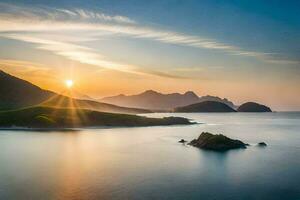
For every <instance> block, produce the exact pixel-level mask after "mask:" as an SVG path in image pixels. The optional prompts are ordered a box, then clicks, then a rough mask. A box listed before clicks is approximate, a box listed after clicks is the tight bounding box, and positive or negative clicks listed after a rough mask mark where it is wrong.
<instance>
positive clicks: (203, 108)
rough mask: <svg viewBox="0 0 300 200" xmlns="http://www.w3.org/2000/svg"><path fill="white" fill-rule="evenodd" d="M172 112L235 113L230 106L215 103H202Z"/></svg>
mask: <svg viewBox="0 0 300 200" xmlns="http://www.w3.org/2000/svg"><path fill="white" fill-rule="evenodd" d="M174 112H236V111H235V110H234V109H233V108H231V107H230V106H228V105H226V104H224V103H221V102H216V101H204V102H200V103H195V104H192V105H188V106H184V107H178V108H175V109H174Z"/></svg>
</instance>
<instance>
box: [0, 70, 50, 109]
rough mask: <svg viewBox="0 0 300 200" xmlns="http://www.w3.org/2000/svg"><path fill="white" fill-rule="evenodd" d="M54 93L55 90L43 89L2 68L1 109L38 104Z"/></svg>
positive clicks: (0, 74) (0, 85)
mask: <svg viewBox="0 0 300 200" xmlns="http://www.w3.org/2000/svg"><path fill="white" fill-rule="evenodd" d="M53 95H55V93H54V92H50V91H48V90H43V89H41V88H39V87H38V86H35V85H33V84H31V83H29V82H28V81H25V80H22V79H19V78H17V77H14V76H11V75H9V74H7V73H5V72H4V71H1V70H0V110H3V109H15V108H21V107H24V106H31V105H36V104H39V103H41V102H43V101H45V100H46V99H49V98H50V97H51V96H53Z"/></svg>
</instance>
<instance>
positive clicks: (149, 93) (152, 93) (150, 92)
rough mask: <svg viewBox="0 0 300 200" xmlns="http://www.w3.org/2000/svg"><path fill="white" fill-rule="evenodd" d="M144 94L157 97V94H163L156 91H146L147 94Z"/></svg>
mask: <svg viewBox="0 0 300 200" xmlns="http://www.w3.org/2000/svg"><path fill="white" fill-rule="evenodd" d="M142 94H148V95H156V94H161V93H158V92H156V91H154V90H146V91H145V92H143V93H142Z"/></svg>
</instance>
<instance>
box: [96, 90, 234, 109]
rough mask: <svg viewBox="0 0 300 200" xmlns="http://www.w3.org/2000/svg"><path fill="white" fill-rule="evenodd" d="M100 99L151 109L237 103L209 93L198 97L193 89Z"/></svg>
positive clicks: (231, 104)
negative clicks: (210, 103)
mask: <svg viewBox="0 0 300 200" xmlns="http://www.w3.org/2000/svg"><path fill="white" fill-rule="evenodd" d="M99 101H100V102H105V103H111V104H115V105H119V106H126V107H135V108H143V109H150V110H172V109H174V108H176V107H181V106H186V105H190V104H194V103H199V102H204V101H216V102H222V103H225V104H226V105H228V106H230V107H232V108H235V105H234V104H233V103H232V102H231V101H229V100H227V99H222V98H220V97H214V96H209V95H208V96H202V97H198V96H197V95H196V94H195V93H194V92H193V91H188V92H185V93H184V94H180V93H171V94H162V93H159V92H156V91H154V90H147V91H145V92H143V93H140V94H137V95H128V96H127V95H124V94H120V95H117V96H111V97H104V98H102V99H100V100H99Z"/></svg>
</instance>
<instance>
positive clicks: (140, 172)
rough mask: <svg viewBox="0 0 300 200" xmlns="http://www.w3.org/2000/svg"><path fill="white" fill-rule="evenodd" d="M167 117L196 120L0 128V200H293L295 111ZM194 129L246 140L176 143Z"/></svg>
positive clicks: (297, 163)
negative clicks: (231, 145)
mask: <svg viewBox="0 0 300 200" xmlns="http://www.w3.org/2000/svg"><path fill="white" fill-rule="evenodd" d="M169 115H174V114H151V115H150V116H155V117H161V116H169ZM175 115H177V116H184V117H187V118H190V119H193V120H195V121H197V122H202V123H203V124H198V125H192V126H169V127H144V128H113V129H85V130H80V131H70V132H28V131H26V132H25V131H0V199H1V200H2V199H3V200H4V199H5V200H19V199H20V200H25V199H26V200H27V199H28V200H48V199H49V200H50V199H51V200H52V199H58V200H63V199H78V200H79V199H80V200H81V199H122V200H123V199H228V200H235V199H236V200H241V199H243V200H247V199H263V200H266V199H272V200H274V199H275V200H276V199H287V200H294V199H295V200H296V199H300V113H262V114H241V113H230V114H175ZM202 131H210V132H212V133H222V134H225V135H227V136H229V137H232V138H236V139H240V140H242V141H244V142H247V143H250V144H253V145H252V146H250V147H249V148H248V149H246V150H232V151H229V152H227V153H216V152H210V151H204V150H199V149H197V148H194V147H190V146H186V145H182V144H179V143H178V142H177V141H178V140H179V139H181V138H183V139H186V140H191V139H194V138H196V137H197V136H198V135H199V134H200V133H201V132H202ZM261 141H264V142H266V143H267V144H268V147H266V148H259V147H257V146H255V144H256V143H258V142H261Z"/></svg>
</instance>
